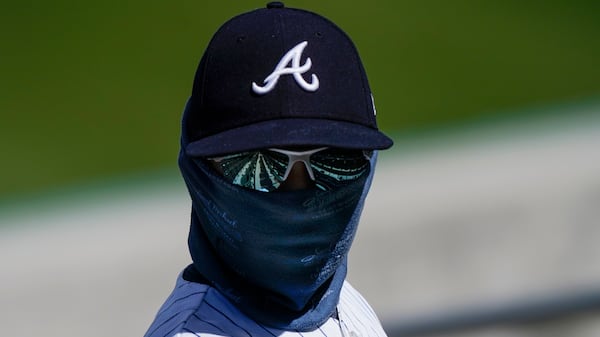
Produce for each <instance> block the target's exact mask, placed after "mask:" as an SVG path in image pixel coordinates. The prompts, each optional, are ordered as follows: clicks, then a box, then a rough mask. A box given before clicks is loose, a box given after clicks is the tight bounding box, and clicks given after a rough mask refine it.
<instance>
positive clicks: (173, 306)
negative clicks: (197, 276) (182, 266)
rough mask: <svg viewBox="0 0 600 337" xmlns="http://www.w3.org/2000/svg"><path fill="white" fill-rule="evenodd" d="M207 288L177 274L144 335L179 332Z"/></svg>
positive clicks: (154, 336)
mask: <svg viewBox="0 0 600 337" xmlns="http://www.w3.org/2000/svg"><path fill="white" fill-rule="evenodd" d="M209 290H210V287H209V286H208V285H206V284H200V283H194V282H189V281H186V280H184V279H183V277H182V275H179V277H178V278H177V282H176V284H175V288H174V289H173V291H172V292H171V294H170V295H169V297H168V298H167V300H166V301H165V303H164V304H163V305H162V306H161V307H160V309H159V310H158V313H157V314H156V317H155V318H154V321H153V322H152V324H151V325H150V327H149V328H148V331H147V332H146V334H145V335H144V337H166V336H175V335H176V334H177V333H178V332H181V330H182V328H183V327H184V326H185V325H186V323H187V322H188V321H189V319H190V318H191V317H193V315H194V314H195V313H196V311H197V310H198V308H199V307H200V306H201V305H202V302H203V301H204V298H205V296H206V293H207V292H208V291H209Z"/></svg>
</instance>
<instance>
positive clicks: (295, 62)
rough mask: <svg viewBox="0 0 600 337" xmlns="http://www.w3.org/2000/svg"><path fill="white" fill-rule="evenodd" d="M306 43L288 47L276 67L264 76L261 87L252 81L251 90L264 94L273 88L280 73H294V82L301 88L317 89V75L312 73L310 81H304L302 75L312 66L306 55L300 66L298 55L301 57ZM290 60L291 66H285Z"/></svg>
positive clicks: (307, 89)
mask: <svg viewBox="0 0 600 337" xmlns="http://www.w3.org/2000/svg"><path fill="white" fill-rule="evenodd" d="M307 44H308V42H307V41H304V42H300V43H299V44H298V45H296V46H295V47H294V48H292V49H290V50H289V51H288V52H287V53H286V54H285V55H283V57H282V58H281V60H280V61H279V63H278V64H277V67H275V70H273V72H272V73H271V74H270V75H269V76H267V77H266V78H265V80H264V81H263V83H264V86H262V87H261V86H259V85H258V84H256V83H255V82H252V90H253V91H254V92H255V93H257V94H259V95H263V94H266V93H268V92H269V91H271V90H273V88H275V85H277V81H278V80H279V77H280V76H281V75H289V74H292V75H294V79H295V80H296V83H298V85H299V86H300V87H301V88H302V89H304V90H306V91H317V89H319V78H317V75H315V74H312V77H311V82H310V83H308V82H306V81H305V80H304V78H303V77H302V74H304V73H305V72H307V71H308V70H309V69H310V67H311V66H312V62H311V60H310V57H307V58H306V62H304V64H303V65H302V66H300V57H302V51H304V47H306V45H307ZM290 61H291V62H292V66H291V67H290V68H286V66H287V65H288V64H289V63H290Z"/></svg>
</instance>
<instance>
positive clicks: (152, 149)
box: [0, 0, 600, 197]
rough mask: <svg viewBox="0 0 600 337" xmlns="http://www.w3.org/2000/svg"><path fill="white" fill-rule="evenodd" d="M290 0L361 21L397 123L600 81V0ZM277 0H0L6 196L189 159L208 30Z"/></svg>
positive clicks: (435, 121) (590, 91)
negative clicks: (187, 107) (187, 129)
mask: <svg viewBox="0 0 600 337" xmlns="http://www.w3.org/2000/svg"><path fill="white" fill-rule="evenodd" d="M286 4H287V5H288V6H290V7H301V8H307V9H310V10H313V11H316V12H319V13H321V14H323V15H324V16H326V17H329V18H330V19H332V20H333V21H335V22H336V23H337V24H338V25H339V26H341V27H342V28H343V29H344V30H346V31H347V32H348V33H349V35H350V36H351V37H352V38H353V40H354V41H355V43H356V45H357V47H358V49H359V51H360V53H361V56H362V58H363V61H364V63H365V67H366V69H367V72H368V73H369V79H370V82H371V86H372V89H373V92H374V95H375V99H376V103H377V110H378V118H379V122H380V126H381V127H382V128H383V129H384V130H385V131H387V132H389V133H391V134H392V135H400V134H402V133H407V132H414V131H415V130H424V129H428V128H435V127H440V126H448V125H461V124H462V123H467V122H472V121H477V120H481V119H486V118H490V117H494V118H495V117H498V115H503V116H506V117H508V118H512V117H515V116H512V115H517V114H518V112H517V111H522V110H524V108H528V107H536V106H544V105H549V104H550V105H551V104H560V103H563V102H569V101H575V102H576V101H579V100H582V99H588V98H590V97H598V96H599V94H600V43H598V36H600V2H597V1H591V0H590V1H567V0H561V1H516V0H513V1H500V0H489V1H475V0H471V1H466V0H464V1H452V2H450V1H442V0H437V1H415V2H406V1H392V0H386V1H383V0H375V1H370V2H368V4H367V3H366V2H364V3H353V4H350V3H349V2H347V1H341V0H335V1H334V0H331V1H319V2H316V1H308V0H306V1H287V2H286ZM262 6H264V2H258V1H245V2H201V1H185V0H176V1H169V2H167V1H143V2H142V1H139V0H123V1H118V2H117V1H103V2H99V1H89V2H75V1H65V0H62V1H60V0H58V1H53V2H43V1H39V0H38V1H27V2H10V3H8V2H7V3H3V4H2V5H0V10H1V11H0V18H1V20H0V28H1V29H0V37H1V40H0V46H1V47H0V48H1V50H0V51H1V53H0V60H1V62H0V74H1V78H2V80H1V81H0V117H1V123H0V153H1V154H2V171H1V173H2V174H1V175H0V177H1V178H0V197H3V196H9V195H15V194H22V193H31V192H35V191H40V190H45V189H49V188H52V187H55V186H60V185H62V184H75V183H78V182H82V181H89V180H93V179H97V178H98V177H103V176H106V175H116V174H128V173H129V174H131V173H133V172H138V171H140V170H144V169H155V168H161V167H172V166H174V165H175V161H176V155H177V149H178V141H179V139H178V137H179V121H180V113H181V109H182V107H183V104H184V102H185V99H186V98H187V96H188V94H189V92H190V89H191V84H192V79H193V74H194V71H195V68H196V65H197V63H198V60H199V58H200V56H201V54H202V52H203V50H204V48H205V46H206V44H207V43H208V40H209V39H210V37H211V35H212V34H213V33H214V31H215V30H216V29H217V28H218V27H219V26H220V25H221V24H222V23H223V22H224V21H225V20H227V19H229V18H230V17H231V16H233V15H236V14H238V13H240V12H244V11H247V10H250V9H253V8H258V7H262ZM509 111H515V112H514V113H511V112H509Z"/></svg>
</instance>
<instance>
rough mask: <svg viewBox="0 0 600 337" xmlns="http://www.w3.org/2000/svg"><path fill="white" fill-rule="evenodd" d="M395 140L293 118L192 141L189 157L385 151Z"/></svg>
mask: <svg viewBox="0 0 600 337" xmlns="http://www.w3.org/2000/svg"><path fill="white" fill-rule="evenodd" d="M392 144H393V141H392V139H391V138H389V137H388V136H386V135H384V134H383V133H382V132H380V131H378V130H376V129H372V128H369V127H366V126H363V125H358V124H354V123H349V122H343V121H333V120H323V119H307V118H289V119H278V120H270V121H264V122H260V123H255V124H250V125H246V126H243V127H239V128H235V129H231V130H227V131H224V132H221V133H217V134H215V135H211V136H208V137H204V138H202V139H199V140H196V141H193V142H190V143H189V144H187V146H186V147H185V152H186V154H187V155H189V156H196V157H210V156H217V155H225V154H230V153H236V152H242V151H249V150H255V149H261V148H269V147H286V146H329V147H339V148H346V149H363V150H383V149H387V148H389V147H391V146H392Z"/></svg>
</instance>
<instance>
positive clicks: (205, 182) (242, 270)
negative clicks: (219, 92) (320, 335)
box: [179, 151, 376, 331]
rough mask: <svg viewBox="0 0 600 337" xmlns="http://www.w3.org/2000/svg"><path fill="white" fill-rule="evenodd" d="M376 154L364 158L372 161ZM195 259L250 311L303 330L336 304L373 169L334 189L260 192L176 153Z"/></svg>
mask: <svg viewBox="0 0 600 337" xmlns="http://www.w3.org/2000/svg"><path fill="white" fill-rule="evenodd" d="M375 157H376V155H374V156H373V159H372V161H371V163H372V165H371V167H373V165H374V162H375ZM179 165H180V168H181V171H182V174H183V177H184V179H185V181H186V184H187V186H188V189H189V192H190V196H191V198H192V206H193V207H192V223H191V229H190V236H189V240H188V243H189V248H190V253H191V255H192V259H193V261H194V267H195V268H196V269H197V270H198V271H199V272H200V273H201V274H202V275H203V276H204V277H206V278H207V279H208V280H210V281H211V282H212V283H213V286H215V287H216V288H217V289H219V290H220V291H221V292H222V293H223V294H224V295H225V296H226V297H228V298H229V299H230V300H231V301H232V302H233V303H235V304H236V306H237V307H238V308H239V309H240V310H242V311H244V312H245V313H246V314H247V315H248V316H250V317H252V318H253V319H255V320H257V321H259V322H261V323H264V324H267V325H269V326H272V327H276V328H284V329H297V330H301V331H307V330H311V329H314V328H316V327H318V326H319V325H320V324H322V323H323V322H325V321H326V320H327V319H328V318H329V317H330V316H331V314H332V313H333V311H334V310H335V307H336V305H337V301H338V299H339V292H340V290H341V286H342V284H343V281H344V279H345V276H346V257H347V254H348V250H349V249H350V246H351V243H352V240H353V239H354V235H355V233H356V227H357V225H358V220H359V217H360V213H361V211H362V207H363V203H364V199H365V196H366V194H367V191H368V188H369V185H370V182H371V177H372V170H371V172H369V174H368V175H367V174H365V175H363V177H362V178H360V179H359V180H357V181H354V182H352V183H349V184H348V185H346V186H344V187H342V188H339V189H336V190H334V191H321V190H316V189H314V190H313V189H310V190H300V191H290V192H279V191H275V192H270V193H264V192H259V191H254V190H250V189H245V188H242V187H238V186H235V185H232V184H230V183H228V182H226V181H225V180H224V179H223V178H221V177H220V176H219V175H218V174H217V173H216V172H214V170H212V169H211V168H210V167H209V166H208V165H207V164H206V163H205V162H204V161H202V160H200V159H196V158H190V157H188V156H187V155H186V154H185V153H184V151H181V153H180V159H179Z"/></svg>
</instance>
